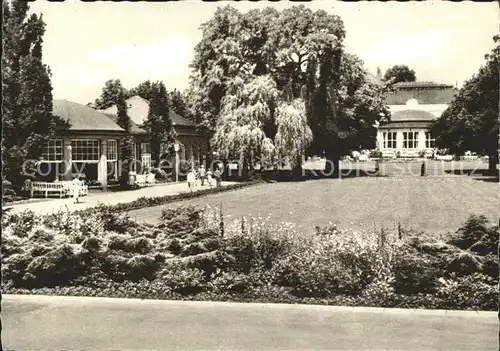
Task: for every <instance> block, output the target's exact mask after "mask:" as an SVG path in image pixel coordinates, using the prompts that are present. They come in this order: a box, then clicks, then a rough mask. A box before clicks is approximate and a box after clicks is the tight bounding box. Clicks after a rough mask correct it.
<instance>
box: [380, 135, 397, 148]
mask: <svg viewBox="0 0 500 351" xmlns="http://www.w3.org/2000/svg"><path fill="white" fill-rule="evenodd" d="M383 137H384V147H383V148H384V149H395V148H396V132H384V133H383Z"/></svg>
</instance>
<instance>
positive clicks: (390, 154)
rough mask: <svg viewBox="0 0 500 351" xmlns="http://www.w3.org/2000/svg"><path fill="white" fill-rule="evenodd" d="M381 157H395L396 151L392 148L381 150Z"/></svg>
mask: <svg viewBox="0 0 500 351" xmlns="http://www.w3.org/2000/svg"><path fill="white" fill-rule="evenodd" d="M382 158H396V153H395V152H394V151H393V150H383V151H382Z"/></svg>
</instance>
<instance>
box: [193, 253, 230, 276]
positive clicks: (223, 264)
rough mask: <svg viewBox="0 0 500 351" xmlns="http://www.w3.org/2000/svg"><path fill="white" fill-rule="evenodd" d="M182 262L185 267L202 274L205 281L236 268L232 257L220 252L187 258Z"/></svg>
mask: <svg viewBox="0 0 500 351" xmlns="http://www.w3.org/2000/svg"><path fill="white" fill-rule="evenodd" d="M184 262H185V263H186V266H187V267H189V268H195V269H198V270H199V271H201V272H203V274H204V277H205V278H206V279H208V278H210V277H214V276H216V275H217V274H219V273H221V272H228V271H231V270H233V269H235V267H236V264H235V263H236V262H235V259H234V257H233V256H231V255H228V254H227V253H226V252H222V251H213V252H207V253H203V254H199V255H195V256H189V257H187V258H186V259H185V261H184Z"/></svg>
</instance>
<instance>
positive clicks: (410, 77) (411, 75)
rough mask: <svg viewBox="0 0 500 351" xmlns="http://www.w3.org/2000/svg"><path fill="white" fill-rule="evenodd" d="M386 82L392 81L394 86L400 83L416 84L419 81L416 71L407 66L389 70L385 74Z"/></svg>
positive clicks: (398, 66) (396, 66)
mask: <svg viewBox="0 0 500 351" xmlns="http://www.w3.org/2000/svg"><path fill="white" fill-rule="evenodd" d="M384 80H385V81H386V82H389V81H391V82H392V83H393V84H395V83H400V82H414V81H416V80H417V76H416V74H415V71H414V70H412V69H410V68H409V67H408V66H407V65H394V66H393V67H391V68H389V69H388V70H387V71H386V72H385V74H384Z"/></svg>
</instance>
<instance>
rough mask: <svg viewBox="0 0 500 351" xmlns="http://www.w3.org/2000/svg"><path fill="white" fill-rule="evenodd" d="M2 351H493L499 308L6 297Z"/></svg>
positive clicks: (496, 339) (496, 338) (3, 312)
mask: <svg viewBox="0 0 500 351" xmlns="http://www.w3.org/2000/svg"><path fill="white" fill-rule="evenodd" d="M2 300H3V301H2V329H3V330H2V342H3V346H4V350H9V349H10V350H14V349H15V350H28V349H38V350H49V349H52V350H63V349H65V350H495V349H498V319H497V313H496V312H460V311H423V310H401V309H381V308H380V309H378V308H352V307H351V308H349V307H330V306H305V305H277V304H238V303H221V302H219V303H218V302H180V301H155V300H136V299H104V298H81V297H48V296H46V297H44V296H16V295H4V296H3V299H2Z"/></svg>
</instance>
